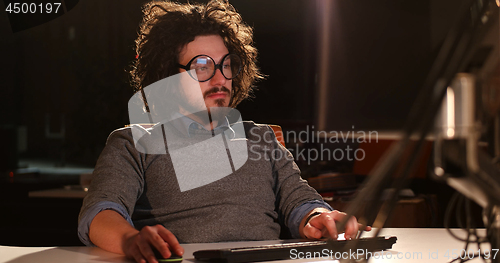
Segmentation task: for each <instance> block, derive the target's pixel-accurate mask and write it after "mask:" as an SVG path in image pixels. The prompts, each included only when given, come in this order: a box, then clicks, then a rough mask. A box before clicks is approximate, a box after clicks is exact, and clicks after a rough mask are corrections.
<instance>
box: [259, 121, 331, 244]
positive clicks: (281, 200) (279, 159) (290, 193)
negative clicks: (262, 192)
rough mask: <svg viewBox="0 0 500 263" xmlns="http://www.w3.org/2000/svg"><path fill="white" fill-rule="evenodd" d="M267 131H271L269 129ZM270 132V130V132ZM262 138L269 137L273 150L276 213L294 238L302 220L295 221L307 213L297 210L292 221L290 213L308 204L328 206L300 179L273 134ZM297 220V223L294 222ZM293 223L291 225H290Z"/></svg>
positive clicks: (271, 152) (308, 206)
mask: <svg viewBox="0 0 500 263" xmlns="http://www.w3.org/2000/svg"><path fill="white" fill-rule="evenodd" d="M268 129H270V130H271V128H270V127H268ZM271 131H272V130H271ZM264 136H271V138H268V140H269V141H272V143H271V144H272V147H273V150H271V151H270V154H271V160H272V166H273V176H274V179H275V189H274V192H275V195H276V206H277V211H278V212H279V214H280V217H281V218H282V223H284V224H285V225H286V226H287V227H288V229H289V230H290V232H291V234H292V235H293V236H294V237H296V236H297V233H298V226H299V224H300V221H301V219H302V218H300V219H297V218H298V217H300V215H302V214H304V213H305V214H307V212H309V211H310V210H308V211H305V212H304V211H302V210H297V211H296V212H297V213H295V215H294V219H293V220H291V216H292V212H293V211H294V210H295V209H296V208H299V206H301V205H303V204H305V203H310V204H311V205H312V206H313V207H312V208H311V209H313V208H315V207H319V206H321V207H326V208H329V206H328V205H327V204H326V203H324V202H323V198H322V197H321V196H320V195H319V194H318V193H317V192H316V190H314V188H312V187H310V186H309V184H308V183H307V181H306V180H304V179H302V178H301V177H300V169H299V167H298V166H297V164H296V163H295V162H294V158H293V155H292V154H291V153H290V151H288V150H287V149H286V148H285V147H284V146H283V145H282V144H281V143H279V142H278V141H277V139H276V137H275V135H274V132H266V133H265V135H264ZM303 208H304V209H305V210H307V209H308V208H310V205H306V206H304V207H303ZM297 220H299V222H298V223H297V222H295V221H297ZM291 222H294V223H293V224H290V223H291Z"/></svg>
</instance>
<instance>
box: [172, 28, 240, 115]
mask: <svg viewBox="0 0 500 263" xmlns="http://www.w3.org/2000/svg"><path fill="white" fill-rule="evenodd" d="M228 53H229V51H228V50H227V48H226V46H225V45H224V42H223V40H222V38H221V37H220V36H218V35H210V36H198V37H196V38H195V39H194V41H192V42H190V43H188V44H187V45H186V46H184V47H183V48H182V50H181V52H180V53H179V64H181V65H187V64H188V63H189V61H190V60H191V59H192V58H194V57H196V56H198V55H207V56H209V57H211V58H212V59H213V60H214V62H215V63H216V64H219V63H220V62H221V61H222V59H223V58H224V56H225V55H227V54H228ZM180 72H185V70H184V69H180ZM186 75H187V74H186ZM193 81H195V80H193V79H191V80H188V79H186V80H185V83H189V82H193ZM183 82H184V81H183ZM197 84H199V87H200V88H201V95H200V93H198V92H199V91H198V90H193V89H190V87H197V85H189V84H188V85H183V86H184V87H183V93H184V95H185V97H186V100H187V103H188V104H190V105H189V106H187V105H186V106H187V107H189V108H194V109H195V108H200V106H202V105H196V104H200V103H202V102H201V98H202V99H203V101H204V104H205V105H204V106H206V109H207V110H210V108H211V107H228V106H229V103H230V99H231V92H232V81H231V80H227V79H226V78H225V77H224V76H223V75H222V73H221V72H220V70H219V69H217V70H216V71H215V75H214V76H213V77H212V78H211V79H210V80H208V81H205V82H199V83H197ZM196 89H197V88H196ZM195 92H196V93H198V94H193V93H195ZM196 98H198V99H196ZM180 110H181V112H182V111H183V110H186V109H183V108H182V106H181V109H180Z"/></svg>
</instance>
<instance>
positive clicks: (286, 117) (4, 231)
mask: <svg viewBox="0 0 500 263" xmlns="http://www.w3.org/2000/svg"><path fill="white" fill-rule="evenodd" d="M6 1H7V0H4V3H6ZM327 1H332V3H333V4H332V6H333V8H332V9H330V10H329V11H328V12H325V10H324V6H325V5H324V3H326V2H327ZM65 2H66V8H67V9H68V10H69V11H68V12H67V13H66V14H64V15H62V16H60V17H57V18H54V19H53V20H51V21H49V22H47V23H43V24H40V25H37V26H33V27H30V28H25V29H23V28H20V27H16V25H14V23H18V22H13V20H9V17H8V15H7V13H6V12H4V10H5V6H4V5H2V3H1V2H0V8H1V9H2V11H0V50H1V56H0V57H1V65H2V66H1V70H0V83H1V84H0V98H1V103H0V121H1V122H0V136H1V138H2V140H0V160H1V161H2V162H1V165H0V176H1V177H0V179H1V181H0V209H1V211H2V215H7V216H1V217H0V233H1V235H0V236H1V237H2V238H1V239H0V244H9V245H15V244H17V245H40V244H43V245H60V244H79V241H78V239H77V237H76V235H75V228H76V215H77V214H78V210H79V206H80V205H81V200H78V199H76V200H49V199H43V198H41V199H40V198H28V191H32V190H39V189H47V188H54V187H62V186H63V185H67V184H78V183H79V182H78V174H74V175H76V176H73V177H70V176H66V177H63V176H52V174H51V171H49V172H46V173H45V175H47V174H48V175H51V176H52V177H50V178H49V177H44V176H41V174H42V175H44V172H41V171H40V170H36V169H35V170H29V169H28V170H27V172H26V171H24V170H23V171H21V172H19V173H20V174H22V173H27V174H28V176H26V177H23V176H17V175H16V176H14V173H10V174H9V171H13V169H14V168H16V167H18V168H36V167H33V165H32V164H33V163H37V162H35V161H38V160H41V161H43V163H44V164H45V165H47V164H48V165H49V166H51V167H58V168H61V167H68V166H70V164H71V166H75V165H76V166H78V167H88V168H90V169H91V168H92V167H93V166H94V165H95V162H96V160H97V158H98V156H99V154H100V152H101V150H102V148H103V147H104V144H105V142H106V138H107V136H108V135H109V133H110V132H111V131H113V130H114V129H117V128H121V127H123V126H125V125H126V124H128V112H127V102H128V100H129V99H130V97H131V96H132V88H131V87H130V85H129V83H128V74H127V72H126V71H127V70H129V69H130V63H131V62H132V61H133V60H134V57H135V53H134V51H133V48H134V39H135V38H136V35H137V30H138V25H139V22H140V20H141V6H142V4H143V3H144V2H145V1H143V0H106V1H102V0H81V1H76V0H66V1H65ZM192 2H196V1H192ZM230 2H231V3H232V4H233V5H234V7H235V8H236V9H237V10H238V11H239V12H240V13H241V14H242V17H243V19H244V20H245V21H246V22H247V23H248V24H249V25H251V26H252V27H253V28H254V32H255V37H254V40H255V45H256V46H257V48H258V50H259V57H258V64H259V66H260V68H261V70H262V72H263V73H264V74H266V75H267V78H266V79H265V80H263V81H261V82H259V83H257V87H256V88H257V89H256V91H255V94H254V95H255V97H254V98H252V99H251V100H248V101H245V102H243V103H241V104H240V105H239V106H238V109H239V110H240V112H241V113H242V116H243V118H244V119H246V120H253V121H255V122H258V123H269V124H278V125H281V126H282V127H283V129H284V131H285V132H287V131H296V132H300V131H302V130H305V129H306V127H307V126H308V125H309V127H311V125H316V124H317V122H318V110H319V109H318V107H317V100H318V97H317V94H318V78H319V76H318V61H319V58H321V57H322V56H324V54H322V53H321V52H320V51H319V49H318V47H319V39H321V34H322V33H321V32H320V30H319V25H320V23H321V18H322V15H327V16H328V17H329V19H330V21H331V22H330V23H331V24H330V27H331V31H330V41H331V47H332V48H331V52H332V54H333V56H332V57H333V62H334V63H333V64H334V66H333V67H332V68H331V69H330V70H329V71H327V72H328V74H329V75H330V79H331V80H333V81H332V82H331V86H330V87H329V89H330V91H331V93H330V94H333V96H330V97H329V98H328V99H329V100H330V101H329V103H330V104H331V106H330V107H329V109H330V112H329V115H328V121H329V123H330V124H332V125H330V126H329V127H331V128H332V129H333V130H337V131H340V130H351V129H352V128H351V127H352V126H355V129H356V130H358V129H365V130H376V131H385V130H397V129H400V128H401V127H402V126H403V124H404V121H405V119H406V116H407V114H408V112H409V110H410V107H411V105H412V103H413V100H414V98H415V96H416V94H417V93H418V91H419V87H420V85H421V84H422V80H423V77H424V76H425V74H426V73H427V69H428V67H429V65H430V63H431V62H432V58H433V56H434V55H435V54H436V51H437V49H438V48H439V47H440V43H441V41H442V40H443V38H444V36H445V33H446V31H447V29H448V28H449V27H450V26H451V24H452V23H453V21H454V20H455V18H456V16H457V14H458V13H459V10H460V9H462V8H463V6H464V2H468V1H465V0H463V1H456V0H420V1H400V0H377V1H372V0H356V1H343V0H251V1H250V0H230ZM457 2H460V4H459V3H457ZM70 7H72V8H70ZM293 145H294V142H290V141H287V146H293ZM310 146H311V145H300V147H310ZM298 164H299V166H300V167H301V169H303V172H304V173H306V174H307V176H309V175H317V172H318V171H319V170H321V169H322V168H321V167H319V168H318V164H314V165H308V164H306V163H305V162H299V163H298ZM332 164H333V165H337V167H334V169H337V170H340V171H345V169H348V168H349V164H347V166H345V165H346V164H345V163H344V164H343V163H342V162H328V163H326V164H325V163H324V162H323V163H322V164H320V166H321V165H332ZM5 171H7V172H5ZM33 171H34V172H33ZM30 173H32V174H34V175H33V176H32V177H29V176H30V175H29V174H30ZM47 178H49V179H47ZM20 179H22V180H20ZM24 179H27V180H24ZM16 180H18V181H16ZM19 182H21V183H19ZM414 186H416V187H417V188H420V189H425V191H427V192H433V191H434V193H436V192H446V191H448V192H450V189H449V188H448V187H444V186H442V185H436V183H432V184H431V183H429V181H427V180H425V181H422V182H420V183H417V184H414ZM433 187H434V188H433ZM445 204H446V202H442V203H440V205H443V206H444V205H445ZM441 208H442V207H441ZM33 215H44V216H40V217H37V219H36V221H37V223H36V224H33ZM19 233H21V234H19ZM28 235H29V236H31V239H30V240H28V241H27V240H25V238H23V237H25V236H28ZM15 238H18V239H17V240H16V239H15ZM30 242H32V243H30Z"/></svg>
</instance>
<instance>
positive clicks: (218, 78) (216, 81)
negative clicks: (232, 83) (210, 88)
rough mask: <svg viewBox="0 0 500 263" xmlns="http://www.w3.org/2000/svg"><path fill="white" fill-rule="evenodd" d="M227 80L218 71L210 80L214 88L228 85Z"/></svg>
mask: <svg viewBox="0 0 500 263" xmlns="http://www.w3.org/2000/svg"><path fill="white" fill-rule="evenodd" d="M226 81H227V79H226V78H225V77H224V75H222V72H221V71H220V70H219V69H217V70H215V75H214V76H213V77H212V78H211V79H210V84H212V85H214V86H222V85H224V84H226Z"/></svg>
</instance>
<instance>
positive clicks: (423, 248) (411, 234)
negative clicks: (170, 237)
mask: <svg viewBox="0 0 500 263" xmlns="http://www.w3.org/2000/svg"><path fill="white" fill-rule="evenodd" d="M456 232H457V233H461V232H462V231H461V230H457V231H456ZM483 233H484V231H483ZM382 234H383V235H386V236H397V238H398V241H397V243H396V244H394V246H393V249H392V250H389V251H385V252H384V254H383V255H384V259H382V258H379V259H374V258H372V259H371V260H370V261H369V262H404V263H413V262H419V263H420V262H441V263H445V262H448V261H449V259H448V258H446V257H445V256H444V255H445V253H446V251H448V253H449V255H450V256H451V255H452V253H453V251H452V250H453V249H455V250H454V252H456V253H457V254H459V253H460V250H461V249H462V248H463V247H464V244H462V243H461V242H460V241H457V240H455V239H453V238H452V237H451V236H450V235H449V234H448V233H447V232H446V230H445V229H430V228H388V229H384V230H383V232H382ZM274 243H276V241H258V242H232V243H207V244H184V245H183V247H184V249H185V255H184V261H183V262H195V260H194V258H193V252H194V251H196V250H200V249H213V248H228V247H241V246H255V245H263V244H274ZM471 248H474V249H476V250H477V248H476V246H471ZM483 249H489V245H488V246H486V245H485V246H484V247H483ZM398 253H399V254H398ZM498 254H499V255H497V256H499V257H500V253H498ZM388 255H390V256H388ZM398 255H399V257H400V258H399V259H398V258H397V257H398ZM430 256H431V257H430ZM387 257H391V259H387ZM311 261H315V260H306V259H303V260H291V261H286V262H311ZM316 261H318V260H316ZM323 261H324V262H338V261H335V260H327V261H325V259H323ZM33 262H37V263H63V262H64V263H67V262H72V263H80V262H81V263H87V262H108V263H114V262H117V263H122V262H133V261H130V260H128V259H126V258H125V257H124V256H121V255H117V254H113V253H109V252H106V251H104V250H102V249H99V248H90V247H8V246H0V263H33ZM273 262H284V261H273ZM469 262H482V261H481V260H480V259H477V258H476V259H474V260H471V261H469Z"/></svg>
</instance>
